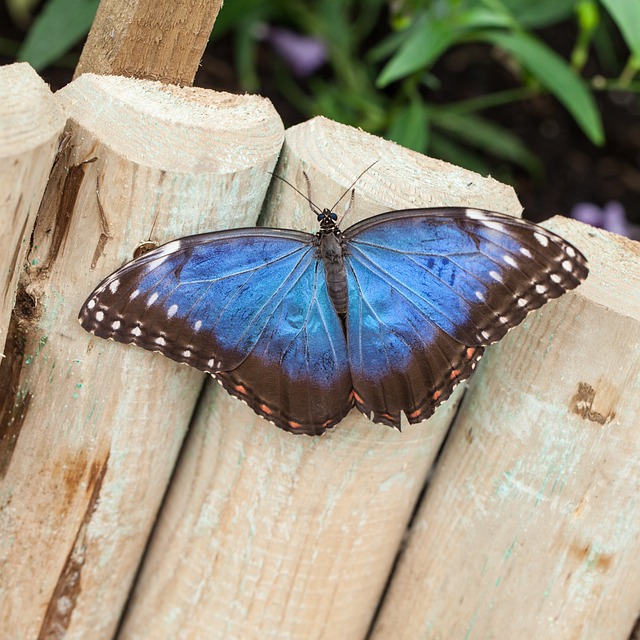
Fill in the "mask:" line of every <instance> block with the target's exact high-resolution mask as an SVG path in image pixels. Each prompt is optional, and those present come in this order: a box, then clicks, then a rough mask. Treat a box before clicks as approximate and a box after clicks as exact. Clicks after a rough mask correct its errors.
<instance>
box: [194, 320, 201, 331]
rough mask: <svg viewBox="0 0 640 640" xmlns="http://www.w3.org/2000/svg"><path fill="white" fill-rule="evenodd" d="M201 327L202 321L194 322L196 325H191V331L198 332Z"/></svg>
mask: <svg viewBox="0 0 640 640" xmlns="http://www.w3.org/2000/svg"><path fill="white" fill-rule="evenodd" d="M201 326H202V320H196V323H195V324H194V325H193V330H194V331H200V327H201Z"/></svg>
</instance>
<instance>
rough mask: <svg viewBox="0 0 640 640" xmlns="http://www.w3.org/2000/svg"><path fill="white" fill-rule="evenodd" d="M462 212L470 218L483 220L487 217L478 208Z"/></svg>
mask: <svg viewBox="0 0 640 640" xmlns="http://www.w3.org/2000/svg"><path fill="white" fill-rule="evenodd" d="M464 213H465V215H466V216H467V218H471V219H472V220H484V219H485V218H486V217H487V216H486V215H485V214H484V212H482V211H479V210H478V209H467V210H466V211H465V212H464Z"/></svg>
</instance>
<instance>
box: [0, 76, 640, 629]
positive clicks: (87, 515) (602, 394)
mask: <svg viewBox="0 0 640 640" xmlns="http://www.w3.org/2000/svg"><path fill="white" fill-rule="evenodd" d="M283 142H284V144H283ZM54 156H55V157H54ZM374 160H377V161H378V163H377V164H376V166H375V168H374V169H373V170H371V171H370V172H368V173H367V174H365V175H364V177H363V178H362V179H361V180H360V181H359V183H358V185H357V194H356V200H355V205H354V211H353V217H352V219H351V222H355V221H356V220H357V219H361V218H364V217H367V216H370V215H372V214H374V213H378V212H380V211H384V210H389V209H398V208H406V207H412V206H438V205H460V206H464V205H470V206H475V207H483V208H487V209H494V210H499V211H504V212H508V213H512V214H514V215H517V214H518V213H519V211H520V205H519V203H518V201H517V198H516V196H515V194H514V193H513V191H512V190H511V189H510V188H508V187H506V186H504V185H502V184H500V183H498V182H496V181H495V180H492V179H490V178H483V177H481V176H478V175H476V174H473V173H471V172H469V171H466V170H463V169H460V168H457V167H453V166H451V165H448V164H446V163H443V162H440V161H436V160H433V159H430V158H427V157H424V156H421V155H419V154H416V153H414V152H411V151H408V150H407V149H404V148H401V147H399V146H397V145H394V144H392V143H389V142H386V141H384V140H382V139H379V138H376V137H374V136H371V135H368V134H366V133H363V132H362V131H357V130H355V129H351V128H349V127H346V126H343V125H338V124H336V123H334V122H331V121H329V120H326V119H323V118H315V119H313V120H310V121H309V122H306V123H304V124H301V125H299V126H296V127H293V128H291V129H289V130H288V131H286V132H284V131H283V127H282V123H281V121H280V119H279V117H278V115H277V113H276V112H275V110H274V109H273V107H272V106H271V104H270V103H269V102H268V101H267V100H264V99H262V98H259V97H256V96H235V95H234V96H232V95H228V94H221V93H216V92H213V91H207V90H203V89H193V88H189V87H185V88H178V87H176V86H171V85H162V84H160V83H156V82H151V81H145V80H134V79H131V78H124V77H114V76H96V75H91V74H84V75H81V76H80V77H79V78H77V79H76V80H75V81H74V82H73V83H71V84H70V85H68V86H67V87H65V88H64V89H62V90H61V91H59V92H58V93H57V94H55V95H51V94H50V92H49V91H48V89H47V88H46V86H45V85H44V83H43V82H42V81H41V80H40V78H39V77H38V76H37V75H36V74H35V73H34V72H33V71H32V70H31V69H30V67H28V66H27V65H25V64H17V65H11V66H8V67H3V68H0V265H1V266H2V271H1V273H2V278H3V280H2V281H0V287H2V288H3V292H4V295H3V297H2V298H1V299H0V300H1V302H2V306H1V307H0V345H1V344H3V343H5V341H6V344H5V347H4V357H3V358H2V361H1V363H0V435H1V448H0V629H2V632H1V634H0V635H2V637H7V638H12V639H13V638H18V639H19V638H26V639H30V638H42V639H44V638H46V639H57V638H65V639H69V638H74V639H76V638H77V639H81V638H82V639H84V638H106V639H108V638H112V637H118V638H119V639H121V640H125V639H126V640H130V639H134V638H135V639H138V638H139V639H148V638H151V639H156V638H157V639H167V640H168V639H170V638H206V639H210V638H211V639H218V638H220V639H223V638H224V639H225V640H226V639H231V638H239V639H241V640H244V639H250V638H278V639H281V638H290V639H298V638H301V639H315V638H328V639H333V638H336V639H339V640H343V639H344V640H351V639H357V640H361V639H363V638H365V637H370V638H372V639H375V640H388V639H389V640H390V639H396V638H407V639H416V638H425V639H426V638H442V639H448V638H489V637H492V638H498V639H507V640H509V639H511V638H534V637H544V638H557V639H569V638H571V639H574V638H580V639H582V638H584V639H586V638H611V639H618V638H620V639H627V638H629V636H630V634H631V633H632V630H633V628H634V624H635V621H636V618H637V617H638V614H639V613H640V499H639V498H638V496H639V495H640V432H639V431H638V428H640V420H639V418H638V415H639V414H640V393H639V386H640V326H639V320H640V266H639V263H640V261H639V260H638V258H639V255H640V248H639V245H638V243H633V242H631V241H629V240H626V239H624V238H621V237H618V236H614V235H612V234H607V233H605V232H602V231H599V230H597V229H593V228H591V227H587V226H585V225H582V224H580V223H577V222H574V221H570V220H567V219H564V218H554V219H553V220H551V221H549V222H548V223H547V224H548V225H549V227H550V228H552V229H553V230H554V231H556V232H558V233H561V234H562V235H563V236H565V237H566V238H567V239H569V240H570V241H571V242H573V243H574V244H576V246H578V247H579V248H580V249H581V250H582V251H583V252H584V253H585V254H586V255H587V257H588V258H589V261H590V263H591V273H590V275H589V278H588V280H587V281H586V282H585V283H584V284H583V285H581V286H580V287H579V288H578V289H577V290H576V291H574V292H571V293H569V294H567V295H566V296H564V297H563V298H562V299H560V300H559V301H555V302H552V303H549V304H548V305H546V306H545V307H544V308H543V309H542V310H540V311H538V312H536V313H534V314H532V315H531V316H529V318H528V319H527V320H526V321H525V323H523V324H522V325H521V326H520V327H518V328H517V329H515V330H514V331H512V332H511V333H510V334H509V335H508V336H507V337H506V338H505V339H504V340H503V341H502V342H501V343H499V344H498V345H495V346H494V347H491V348H490V349H488V350H487V354H486V356H485V357H484V358H483V360H482V361H481V363H480V365H479V367H478V371H477V372H476V374H475V375H474V377H473V378H472V379H471V381H470V383H469V384H468V385H467V388H466V391H465V390H464V389H462V388H460V389H458V390H457V392H456V394H455V395H454V397H453V398H452V399H451V400H450V401H449V402H447V403H446V404H445V405H443V406H442V407H441V408H440V409H439V410H438V411H437V413H436V415H435V416H434V417H433V418H432V419H430V420H429V421H427V422H426V423H422V424H419V425H413V426H407V427H406V428H405V429H404V430H403V432H402V433H397V432H395V431H393V430H391V429H389V428H387V427H384V426H380V425H374V424H372V423H370V422H368V421H367V420H366V419H365V418H363V417H362V416H360V415H359V414H357V412H352V413H351V414H350V415H349V416H348V417H347V418H346V419H345V420H344V421H343V422H342V423H341V424H340V425H339V426H338V427H336V428H335V429H333V430H332V431H330V432H329V433H327V434H325V435H324V436H322V437H320V438H310V437H302V436H293V435H291V434H288V433H285V432H282V431H280V430H278V429H276V428H275V427H273V426H272V425H271V424H269V423H267V422H265V421H264V420H262V419H261V418H259V417H257V416H256V415H255V414H253V412H252V411H250V410H249V409H248V408H247V407H246V406H245V405H244V404H242V403H240V402H238V401H237V400H235V399H233V398H230V397H228V396H227V395H226V394H225V393H224V392H223V390H222V389H221V387H220V386H219V385H217V384H215V382H214V381H213V380H212V379H211V378H210V377H207V376H205V375H203V374H201V373H199V372H198V371H195V370H191V369H188V368H187V367H183V366H180V365H178V364H176V363H174V362H172V361H170V360H167V359H166V358H163V357H162V356H160V355H158V354H152V353H148V352H145V351H143V350H140V349H137V348H134V347H125V346H123V345H120V344H115V343H112V342H106V341H103V340H100V339H98V338H95V337H93V336H90V335H89V334H87V333H85V332H84V331H83V330H82V329H81V328H80V326H79V325H78V323H77V320H76V316H77V313H78V310H79V307H80V305H81V303H82V302H83V301H84V299H85V298H86V296H87V295H88V294H89V293H90V292H91V291H92V289H93V288H94V287H95V285H96V284H97V283H98V282H99V281H100V280H101V279H102V278H103V277H104V276H106V275H108V274H109V273H110V272H111V271H113V270H114V269H115V268H117V267H118V266H119V265H121V264H123V263H124V262H125V261H127V260H128V259H130V258H131V257H132V255H133V253H134V251H135V250H136V248H137V247H138V246H139V245H141V244H143V243H145V242H153V243H156V244H159V243H162V242H165V241H168V240H170V239H172V238H176V237H179V236H183V235H186V234H191V233H197V232H201V231H205V230H211V229H217V228H227V227H229V228H230V227H237V226H247V225H252V224H254V223H255V221H256V220H257V218H258V216H259V214H260V212H261V211H262V213H263V218H262V219H263V221H264V223H265V224H267V225H271V226H282V227H290V228H299V229H306V230H314V229H315V225H316V222H315V217H314V216H313V215H312V214H311V213H310V211H309V209H308V205H307V203H306V202H305V201H304V200H303V199H302V198H301V197H300V196H299V195H297V194H296V193H295V192H294V191H293V190H292V189H290V188H288V187H286V186H285V185H283V184H282V183H281V182H280V181H274V183H272V184H271V186H269V182H270V175H269V171H271V170H273V169H274V167H276V162H277V167H276V171H277V173H278V174H279V175H281V176H283V177H285V178H287V179H288V180H289V181H291V182H292V183H293V184H296V185H297V186H298V187H299V188H301V189H303V190H304V189H305V186H304V180H303V177H302V171H303V170H305V171H307V172H308V173H309V175H310V179H311V183H312V186H313V196H314V199H315V201H316V202H317V203H318V204H320V205H321V206H322V205H327V206H329V205H331V204H332V203H333V202H335V201H336V200H337V199H338V197H339V195H340V194H341V193H342V192H343V191H344V189H345V188H346V187H348V186H349V184H350V183H351V182H352V180H353V179H354V177H355V176H356V175H358V174H359V173H360V172H361V171H362V169H364V168H365V167H366V166H368V165H369V164H371V163H372V162H373V161H374ZM36 214H37V215H36ZM350 215H351V214H350ZM408 242H410V239H408ZM463 395H464V398H463ZM438 453H440V455H438Z"/></svg>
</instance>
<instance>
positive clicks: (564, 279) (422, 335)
mask: <svg viewBox="0 0 640 640" xmlns="http://www.w3.org/2000/svg"><path fill="white" fill-rule="evenodd" d="M344 237H345V239H346V241H347V243H348V251H347V257H346V259H345V263H346V265H347V273H348V280H349V314H348V320H347V335H348V344H349V359H350V367H351V373H352V379H353V386H354V392H355V400H356V404H357V406H358V408H359V409H360V410H361V411H363V412H364V413H366V414H369V413H372V414H373V417H372V419H373V420H375V421H378V422H384V423H386V424H391V425H393V426H399V424H400V421H399V414H400V411H401V410H402V411H404V412H405V414H406V415H407V416H408V418H409V421H410V422H418V421H420V420H424V419H425V418H427V417H429V416H430V415H431V414H432V413H433V411H434V410H435V407H437V406H438V404H440V402H442V401H443V400H445V399H446V398H447V397H449V395H450V394H451V392H452V390H453V388H454V387H455V385H456V384H457V383H458V382H460V381H461V380H464V379H465V378H467V377H468V376H469V375H470V374H471V371H472V370H473V367H474V366H475V363H476V362H477V360H478V359H479V358H480V356H481V355H482V351H483V347H484V346H486V345H488V344H491V343H493V342H495V341H497V340H499V339H500V338H502V337H503V336H504V335H505V334H506V333H507V331H508V330H509V329H511V328H513V327H514V326H516V325H517V324H519V323H520V322H521V321H522V320H523V319H524V318H525V316H526V315H527V313H528V312H529V311H531V310H533V309H537V308H539V307H540V306H542V305H543V304H544V303H545V302H546V301H547V300H549V299H550V298H555V297H558V296H560V295H562V293H564V292H565V291H567V290H569V289H573V288H574V287H576V286H577V285H578V284H579V283H580V282H581V281H582V280H583V279H584V278H585V277H586V274H587V266H586V260H585V259H584V257H583V256H582V255H581V254H580V253H579V252H578V251H577V250H576V249H575V248H573V247H572V246H571V245H570V244H569V243H567V242H566V241H564V240H563V239H562V238H560V237H559V236H557V235H555V234H553V233H551V232H549V231H546V230H545V229H543V228H541V227H537V226H535V225H532V224H530V223H528V222H526V221H522V220H518V219H516V218H512V217H510V216H506V215H502V214H497V213H492V212H488V211H481V210H476V209H462V208H460V209H459V208H445V209H429V210H421V209H414V210H407V211H396V212H391V213H388V214H381V215H379V216H375V217H373V218H369V219H367V220H364V221H363V222H360V223H357V224H355V225H353V226H352V227H350V228H349V229H347V230H346V231H345V232H344Z"/></svg>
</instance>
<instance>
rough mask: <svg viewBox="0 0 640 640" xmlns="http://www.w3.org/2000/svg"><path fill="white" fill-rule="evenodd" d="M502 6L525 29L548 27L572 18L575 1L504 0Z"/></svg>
mask: <svg viewBox="0 0 640 640" xmlns="http://www.w3.org/2000/svg"><path fill="white" fill-rule="evenodd" d="M502 4H503V5H504V7H505V8H506V9H507V11H509V13H510V14H511V15H512V16H513V17H514V18H515V20H516V21H517V22H518V23H519V24H520V25H521V26H523V27H529V28H532V29H535V28H540V27H546V26H548V25H551V24H556V23H558V22H561V21H562V20H565V19H566V18H570V17H571V15H572V13H573V8H574V5H575V0H536V2H531V0H502Z"/></svg>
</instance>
